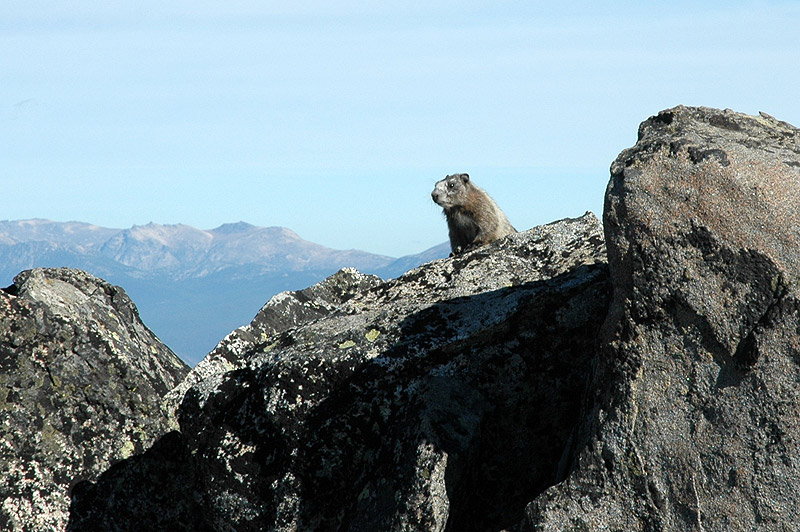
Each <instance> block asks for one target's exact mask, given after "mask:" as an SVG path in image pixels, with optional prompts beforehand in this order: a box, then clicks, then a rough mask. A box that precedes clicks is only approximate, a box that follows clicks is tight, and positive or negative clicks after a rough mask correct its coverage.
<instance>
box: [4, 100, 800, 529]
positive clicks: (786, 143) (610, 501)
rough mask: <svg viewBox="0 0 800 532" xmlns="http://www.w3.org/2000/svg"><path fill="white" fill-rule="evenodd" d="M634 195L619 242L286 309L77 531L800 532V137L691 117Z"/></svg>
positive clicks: (320, 293)
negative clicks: (798, 509) (799, 283)
mask: <svg viewBox="0 0 800 532" xmlns="http://www.w3.org/2000/svg"><path fill="white" fill-rule="evenodd" d="M611 174H612V175H611V181H610V183H609V187H608V191H607V194H606V207H605V213H604V228H603V229H604V232H603V230H601V227H600V224H599V222H598V221H597V220H596V219H595V218H594V216H593V215H591V214H587V215H585V216H583V217H581V218H578V219H574V220H563V221H560V222H556V223H554V224H550V225H547V226H542V227H538V228H534V229H532V230H530V231H526V232H524V233H519V234H515V235H512V236H510V237H508V238H506V239H504V240H502V241H500V242H497V243H494V244H492V245H490V246H487V247H483V248H479V249H476V250H473V251H471V252H469V253H466V254H464V255H459V256H457V257H453V258H449V259H444V260H438V261H434V262H431V263H428V264H425V265H423V266H422V267H420V268H418V269H416V270H412V271H411V272H409V273H407V274H406V275H404V276H402V277H400V278H398V279H395V280H391V281H382V280H380V279H378V278H376V277H372V276H366V275H362V274H360V273H358V272H357V271H355V270H342V271H340V272H339V273H338V274H336V275H334V276H332V277H330V278H328V279H327V280H325V281H324V282H322V283H320V284H318V285H315V286H313V287H311V288H308V289H306V290H302V291H298V292H287V293H284V294H280V295H279V296H276V297H275V298H273V299H272V300H271V301H270V302H269V303H268V304H267V305H265V306H264V307H263V308H262V310H261V312H260V313H259V315H258V316H257V317H256V319H255V320H254V321H253V323H251V324H250V325H249V326H247V327H244V328H241V329H239V330H237V331H234V333H232V334H231V335H229V336H228V337H227V338H226V339H225V340H224V341H223V342H222V343H221V344H220V345H219V346H218V348H217V349H216V350H215V351H214V352H213V353H212V354H211V355H210V356H209V357H208V358H207V360H206V361H205V362H204V363H203V364H201V365H199V366H198V367H197V368H196V369H195V371H193V372H192V374H191V375H190V376H189V377H188V378H187V379H186V380H185V381H184V382H183V383H182V384H181V385H180V386H178V387H177V388H175V389H174V390H173V391H172V393H171V394H170V395H169V397H168V401H167V404H168V408H169V409H171V410H172V409H177V417H178V419H179V424H180V430H179V431H172V432H169V433H167V434H165V435H164V436H162V437H161V438H159V439H158V440H157V441H156V442H155V443H154V444H153V445H152V447H150V448H149V449H147V450H146V451H145V452H144V453H142V454H137V455H136V456H132V457H131V458H129V459H127V460H123V461H120V462H119V463H117V464H115V465H114V466H113V467H111V468H110V469H108V470H107V471H106V472H105V473H103V474H102V475H100V476H99V477H98V478H96V479H95V478H92V477H91V475H89V476H87V479H88V480H89V481H86V482H81V483H79V484H78V485H76V486H75V487H74V489H73V490H72V501H71V508H70V520H69V524H68V527H67V529H68V530H70V531H86V530H102V531H115V530H187V531H188V530H193V531H236V532H239V531H251V530H272V531H281V532H289V531H293V532H294V531H297V532H300V531H303V532H305V531H329V530H330V531H351V532H356V531H370V532H374V531H394V530H409V531H410V530H419V531H423V530H424V531H426V532H427V531H445V532H456V531H458V532H486V531H491V532H501V531H508V532H510V531H515V532H533V531H548V532H550V531H552V532H556V531H558V532H562V531H595V530H596V531H601V530H602V531H643V532H667V531H669V532H672V531H687V532H688V531H719V532H722V531H729V530H733V531H739V530H741V531H750V530H759V531H767V532H771V531H786V530H797V529H800V514H798V512H797V511H796V508H797V507H798V501H797V495H796V494H797V493H800V446H799V445H798V442H800V297H799V296H798V280H799V279H800V269H799V268H800V252H798V244H800V219H798V218H799V217H800V132H799V131H798V130H797V129H795V128H793V127H792V126H789V125H788V124H785V123H782V122H779V121H778V120H775V119H774V118H771V117H769V116H767V115H761V116H758V117H753V116H747V115H742V114H738V113H734V112H732V111H719V110H714V109H706V108H685V107H678V108H675V109H671V110H668V111H664V112H662V113H660V114H659V115H657V116H654V117H652V118H650V119H649V120H647V121H646V122H644V123H643V124H642V126H641V128H640V131H639V140H638V142H637V143H636V145H635V146H634V147H633V148H631V149H629V150H625V151H623V152H622V153H621V154H620V156H619V158H618V159H617V160H616V161H615V162H614V164H613V165H612V168H611ZM606 257H607V258H606ZM21 286H23V285H21ZM12 292H15V293H18V294H17V295H15V296H13V297H12V296H10V295H5V296H3V299H2V300H1V301H3V302H4V304H5V302H11V303H9V304H19V303H14V301H17V300H19V299H21V298H22V295H21V294H22V290H20V289H19V288H15V289H13V290H12ZM45 299H48V301H49V302H48V305H50V306H52V307H54V308H58V305H57V301H56V299H54V298H52V297H49V298H45ZM78 311H79V309H78V308H76V309H72V310H70V312H78ZM20 330H22V329H20ZM15 333H19V331H17V330H16V329H15ZM4 334H5V333H4ZM81 334H83V335H89V336H88V337H89V338H91V335H90V334H91V331H86V332H82V333H81ZM20 337H21V338H26V336H25V335H24V334H23V335H22V336H20ZM74 337H75V338H82V337H84V336H80V335H75V336H74ZM43 367H44V368H48V367H49V366H47V365H44V366H43ZM51 373H52V371H51ZM45 374H47V372H45ZM56 382H57V381H56V380H55V379H53V380H52V381H51V384H50V386H55V384H56ZM45 384H46V382H45ZM23 388H24V387H23V386H20V390H21V389H23ZM2 390H3V388H2V387H0V392H1V391H2ZM16 393H21V392H16ZM0 398H2V396H0ZM3 404H5V403H0V405H3ZM7 411H8V409H7V408H6V409H0V414H2V415H8V414H7V413H6V412H7ZM42 426H43V427H44V426H46V425H42ZM44 433H49V429H46V430H45V431H44ZM20 441H21V440H20ZM115 441H116V440H115ZM145 447H146V445H144V444H142V445H140V446H136V447H134V448H135V450H137V451H138V450H139V449H144V448H145ZM129 448H130V447H129ZM0 452H4V451H1V450H0ZM0 456H2V455H0ZM37 489H38V488H37ZM8 500H9V499H6V501H8Z"/></svg>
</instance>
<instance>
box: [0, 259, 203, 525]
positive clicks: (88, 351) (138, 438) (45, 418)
mask: <svg viewBox="0 0 800 532" xmlns="http://www.w3.org/2000/svg"><path fill="white" fill-rule="evenodd" d="M187 372H188V368H187V367H186V365H185V364H183V362H181V361H180V359H178V358H177V357H176V356H175V355H174V354H173V353H172V352H171V351H170V350H169V349H168V348H167V347H166V346H165V345H164V344H162V343H161V342H160V341H159V340H158V338H156V337H155V336H154V335H153V334H152V333H151V332H150V331H149V330H148V329H147V328H146V327H145V326H144V325H143V324H142V322H141V321H140V320H139V317H138V314H137V311H136V307H135V306H134V305H133V303H132V302H131V301H130V299H129V298H128V296H127V295H126V294H125V292H124V291H122V289H120V288H119V287H115V286H111V285H109V284H108V283H105V282H104V281H101V280H100V279H97V278H95V277H92V276H91V275H88V274H86V273H84V272H81V271H78V270H70V269H38V270H31V271H26V272H23V273H21V274H20V275H18V276H17V277H16V279H15V280H14V284H13V285H12V286H10V287H8V288H6V289H4V290H0V530H3V531H8V532H11V531H20V532H23V531H24V532H33V531H51V530H64V528H65V526H66V524H67V519H68V511H69V505H70V494H69V491H70V488H71V487H72V486H74V485H75V484H76V483H78V482H80V481H82V480H94V479H96V478H97V477H98V476H99V475H100V473H101V472H103V471H105V470H106V469H107V468H108V467H109V465H111V464H112V463H114V462H116V461H119V460H123V459H126V458H129V457H131V456H133V455H135V454H137V453H141V452H142V451H144V450H145V449H147V448H149V447H150V446H151V445H152V443H153V442H154V441H155V440H156V439H157V438H159V437H160V436H161V435H163V434H164V433H165V432H166V431H167V430H169V429H171V428H173V427H175V426H176V423H175V420H174V419H173V418H171V416H170V415H168V413H167V411H166V410H165V409H164V408H162V404H161V402H162V398H163V397H164V395H165V394H166V392H167V391H168V390H170V389H171V388H172V387H174V386H175V385H176V384H177V383H178V382H179V381H180V379H181V378H182V377H184V376H185V375H186V373H187Z"/></svg>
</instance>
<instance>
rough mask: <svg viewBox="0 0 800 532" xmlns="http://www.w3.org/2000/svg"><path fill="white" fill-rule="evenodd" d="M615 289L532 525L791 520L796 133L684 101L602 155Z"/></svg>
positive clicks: (750, 525)
mask: <svg viewBox="0 0 800 532" xmlns="http://www.w3.org/2000/svg"><path fill="white" fill-rule="evenodd" d="M611 172H612V177H611V182H610V184H609V187H608V191H607V196H606V206H605V216H604V223H605V232H606V239H607V243H608V248H609V249H608V253H609V263H610V268H611V272H612V279H613V283H614V300H613V304H612V307H611V309H610V313H609V318H608V321H607V322H606V324H605V326H604V329H603V334H602V349H601V351H600V357H599V359H598V370H597V376H596V378H595V381H594V384H593V386H592V388H591V394H590V398H591V401H590V403H589V405H588V406H587V411H586V412H587V413H586V422H585V424H584V425H583V427H582V431H581V434H582V437H581V438H579V439H578V443H579V445H577V446H576V455H577V456H576V459H575V461H574V463H573V468H572V471H571V473H570V474H569V476H568V478H567V479H566V480H565V481H564V482H563V483H561V484H560V485H558V486H556V487H554V488H552V489H550V490H548V491H547V492H546V493H545V494H543V495H542V496H540V497H539V498H537V499H536V500H535V501H534V502H533V503H532V504H531V506H530V508H529V509H528V521H527V527H529V528H530V529H532V530H547V531H562V530H610V531H616V530H620V531H631V530H643V531H662V530H663V531H684V530H685V531H701V530H702V531H720V532H722V531H732V530H733V531H750V530H761V531H788V530H799V529H800V512H798V511H797V508H798V507H800V502H798V493H800V447H799V446H798V443H799V442H800V338H799V337H798V332H799V331H800V316H799V315H798V277H800V269H799V268H798V267H799V266H800V250H799V249H798V245H799V244H800V219H798V216H800V132H799V131H798V130H797V129H795V128H793V127H791V126H789V125H788V124H785V123H782V122H779V121H777V120H775V119H773V118H771V117H769V116H767V115H762V116H758V117H752V116H747V115H742V114H737V113H734V112H731V111H718V110H714V109H706V108H684V107H678V108H675V109H672V110H669V111H664V112H662V113H660V114H659V115H658V116H655V117H653V118H651V119H649V120H648V121H646V122H644V123H643V124H642V126H641V128H640V130H639V141H638V142H637V144H636V145H635V146H634V147H633V148H631V149H629V150H626V151H624V152H622V154H620V156H619V158H618V159H617V160H616V161H615V162H614V164H613V165H612V168H611Z"/></svg>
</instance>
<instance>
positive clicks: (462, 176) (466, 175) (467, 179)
mask: <svg viewBox="0 0 800 532" xmlns="http://www.w3.org/2000/svg"><path fill="white" fill-rule="evenodd" d="M461 181H463V182H464V183H466V182H467V181H469V174H461Z"/></svg>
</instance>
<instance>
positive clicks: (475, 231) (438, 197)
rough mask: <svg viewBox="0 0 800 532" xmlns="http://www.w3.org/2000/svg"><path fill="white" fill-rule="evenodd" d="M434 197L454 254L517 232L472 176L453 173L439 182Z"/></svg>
mask: <svg viewBox="0 0 800 532" xmlns="http://www.w3.org/2000/svg"><path fill="white" fill-rule="evenodd" d="M431 197H432V198H433V201H434V202H436V204H438V205H440V206H441V207H442V209H443V211H444V216H445V218H446V219H447V227H448V229H449V231H450V249H451V250H452V252H453V253H452V254H457V253H462V252H464V251H466V250H467V249H469V248H472V247H477V246H483V245H485V244H488V243H489V242H493V241H495V240H498V239H500V238H503V237H504V236H506V235H510V234H511V233H515V232H516V231H517V230H516V229H514V227H513V226H512V225H511V222H509V221H508V218H507V217H506V215H505V214H504V213H503V211H502V210H500V207H498V206H497V204H496V203H495V202H494V200H493V199H492V198H491V197H489V194H487V193H486V192H485V191H484V190H483V189H481V188H479V187H477V186H475V184H474V183H473V182H472V181H471V180H470V178H469V175H468V174H453V175H449V176H447V177H445V178H444V179H442V180H441V181H438V182H437V183H436V186H435V187H434V188H433V192H432V193H431Z"/></svg>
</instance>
